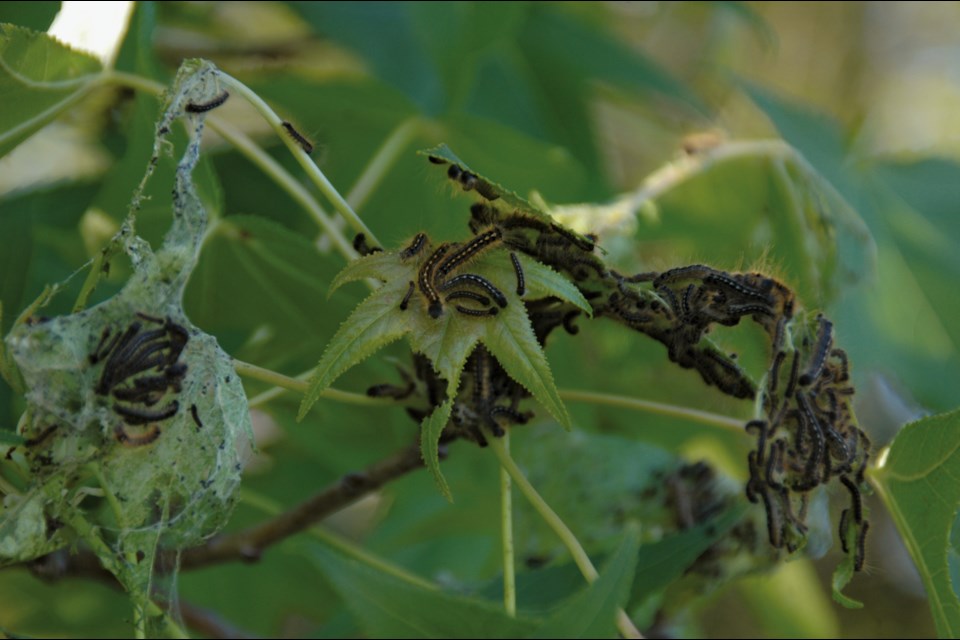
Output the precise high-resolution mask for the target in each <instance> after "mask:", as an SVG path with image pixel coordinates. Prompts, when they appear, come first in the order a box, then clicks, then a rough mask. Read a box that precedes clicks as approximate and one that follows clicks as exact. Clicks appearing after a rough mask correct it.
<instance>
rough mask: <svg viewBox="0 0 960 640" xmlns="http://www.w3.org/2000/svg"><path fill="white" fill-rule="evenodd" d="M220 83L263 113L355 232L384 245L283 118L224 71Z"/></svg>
mask: <svg viewBox="0 0 960 640" xmlns="http://www.w3.org/2000/svg"><path fill="white" fill-rule="evenodd" d="M220 79H221V81H222V82H223V83H224V84H225V85H228V86H229V87H231V88H232V89H233V90H235V91H236V92H237V93H239V94H240V95H242V96H243V97H244V98H246V99H247V101H249V102H250V104H252V105H253V107H254V108H255V109H256V110H257V111H259V112H260V115H262V116H263V117H264V119H265V120H266V121H267V122H269V123H270V126H272V127H273V129H274V131H276V132H277V135H278V136H279V137H280V139H281V140H283V142H284V144H286V145H287V148H288V149H290V151H291V153H293V157H294V158H296V159H297V162H299V163H300V166H301V167H303V170H304V171H306V172H307V176H308V177H309V178H310V180H311V182H313V184H314V185H316V187H317V188H318V189H319V190H320V193H322V194H323V195H324V196H326V197H327V199H328V200H329V201H330V203H331V204H333V208H334V209H336V210H337V211H338V212H339V213H340V215H342V216H343V217H344V218H345V219H346V220H347V222H348V223H349V224H350V226H351V227H353V229H354V230H355V231H356V232H358V233H363V234H364V235H366V237H367V239H368V240H370V241H371V242H373V243H375V244H377V245H379V244H380V242H379V241H378V240H377V238H376V236H374V234H373V232H372V231H370V229H368V228H367V225H365V224H364V223H363V220H361V219H360V217H359V216H358V215H357V214H356V212H355V211H354V210H353V208H352V207H351V206H350V205H349V204H347V201H346V200H344V199H343V196H341V195H340V192H338V191H337V190H336V188H334V186H333V185H332V184H331V183H330V181H329V180H328V179H327V176H325V175H324V174H323V172H322V171H320V168H319V167H318V166H317V165H316V164H314V162H313V160H312V159H311V158H310V155H309V154H308V153H307V152H306V151H304V150H303V149H302V148H301V147H300V145H299V144H298V143H297V142H296V141H294V140H293V139H292V138H291V137H290V136H289V135H288V134H287V133H286V131H285V130H284V128H283V122H284V121H283V120H281V119H280V116H278V115H277V114H276V112H274V110H273V109H271V108H270V105H268V104H267V103H266V102H265V101H264V100H263V98H261V97H260V96H258V95H257V94H256V93H255V92H254V91H253V90H252V89H250V88H249V87H248V86H247V85H245V84H243V83H242V82H240V81H239V80H237V79H236V78H234V77H233V76H231V75H229V74H227V73H224V72H223V71H220Z"/></svg>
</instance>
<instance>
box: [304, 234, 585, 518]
mask: <svg viewBox="0 0 960 640" xmlns="http://www.w3.org/2000/svg"><path fill="white" fill-rule="evenodd" d="M434 250H435V247H434V246H432V245H430V244H429V242H428V241H425V246H424V247H423V248H422V249H421V250H420V252H419V253H418V258H417V259H413V257H412V256H410V257H404V254H403V252H402V251H385V252H381V253H376V254H374V255H371V256H367V257H364V258H360V259H358V260H356V261H354V262H353V263H351V264H350V265H348V266H347V267H346V268H345V269H344V270H343V271H342V272H341V273H340V274H339V275H338V276H337V277H336V278H335V279H334V283H333V288H336V287H339V286H341V285H342V284H344V283H347V282H350V281H354V280H358V279H361V278H372V279H376V280H380V281H382V282H384V284H383V285H382V286H380V287H379V288H377V289H376V290H375V291H374V292H373V293H371V294H370V296H369V297H367V299H366V300H364V301H363V302H362V303H361V304H360V305H359V306H358V307H357V308H356V309H355V310H354V312H353V313H352V314H351V315H350V317H349V318H348V319H347V321H346V322H344V323H343V325H342V326H341V327H340V329H339V330H338V331H337V333H336V335H334V337H333V338H332V339H331V341H330V343H329V345H328V346H327V349H326V350H325V351H324V354H323V357H322V358H321V359H320V363H319V364H318V365H317V369H316V371H315V373H314V375H313V377H312V378H311V380H310V385H309V388H308V389H307V393H306V395H305V396H304V399H303V402H302V403H301V405H300V417H301V418H302V417H303V416H304V415H305V414H306V412H307V411H308V410H309V408H310V407H311V406H312V405H313V403H315V402H316V401H317V399H318V398H319V397H320V393H321V392H322V391H323V390H324V389H326V388H327V387H328V386H330V384H332V383H333V381H334V380H335V379H336V378H338V377H339V376H340V375H341V374H342V373H343V372H345V371H346V370H347V369H349V368H350V367H352V366H353V365H355V364H357V363H359V362H361V361H362V360H364V359H365V358H367V357H369V356H370V355H372V354H373V353H375V352H376V351H378V350H379V349H380V348H382V347H384V346H385V345H387V344H389V343H391V342H393V341H394V340H397V339H399V338H400V337H402V336H404V335H406V336H407V337H408V340H409V342H410V347H411V349H412V350H413V351H414V352H417V353H421V354H423V355H424V356H426V357H427V358H428V359H429V360H430V362H432V363H433V367H434V369H435V370H436V372H437V373H438V374H439V375H440V377H441V378H443V379H445V380H446V381H447V398H448V400H447V401H446V402H445V403H443V405H442V406H441V407H439V408H437V409H435V410H434V412H433V413H432V414H431V415H430V416H429V417H428V418H427V419H426V420H425V422H424V424H423V425H422V426H421V429H422V435H421V450H422V452H423V459H424V461H425V463H426V465H427V467H428V468H429V469H430V471H431V472H432V473H433V476H434V479H435V480H436V482H437V485H438V486H439V488H440V491H441V492H442V493H443V494H444V496H446V497H447V498H448V499H449V498H450V490H449V487H448V486H447V483H446V481H445V480H444V478H443V475H442V474H441V472H440V464H439V458H438V444H437V443H438V440H439V438H440V434H441V432H442V431H443V428H444V426H446V422H447V419H448V418H449V415H450V411H451V409H452V404H451V402H452V400H450V399H451V398H453V397H454V396H455V395H456V393H457V391H458V389H459V384H460V373H461V371H462V370H463V367H464V365H465V363H466V361H467V358H468V357H469V356H470V353H471V352H472V351H473V350H474V348H475V347H476V345H477V344H478V343H482V344H484V345H486V346H487V348H488V349H489V350H490V352H491V353H492V354H493V356H494V357H495V358H496V359H497V360H498V361H499V362H500V364H501V365H502V366H503V368H504V370H505V371H506V372H507V373H508V374H509V375H510V376H511V377H512V378H513V379H514V380H515V381H517V382H518V383H520V384H521V385H523V386H524V387H525V388H526V389H527V390H528V391H530V393H531V394H532V395H533V397H534V399H535V400H537V401H538V402H540V404H542V405H543V406H544V407H545V408H546V409H547V410H548V411H549V412H550V413H551V414H552V415H553V416H554V417H555V418H556V419H557V420H558V421H559V422H560V423H561V424H563V425H565V426H569V424H570V417H569V415H568V414H567V411H566V408H565V407H564V405H563V401H562V400H561V399H560V395H559V393H558V392H557V389H556V386H555V385H554V382H553V376H552V374H551V372H550V367H549V364H548V363H547V358H546V355H545V354H544V353H543V348H542V347H541V346H540V344H539V343H538V342H537V338H536V335H535V334H534V332H533V327H532V326H531V325H530V320H529V318H528V317H527V312H526V307H525V306H524V305H523V304H522V302H521V299H520V296H519V295H518V294H517V293H516V286H515V282H516V274H515V273H514V270H513V266H512V264H511V262H510V260H509V259H508V258H507V252H506V251H504V250H503V249H502V248H500V247H497V248H494V249H491V250H489V251H488V252H487V253H484V254H482V255H480V256H479V257H477V258H475V259H474V260H472V261H471V263H470V267H471V273H476V274H478V275H481V276H483V277H485V278H487V279H488V280H489V281H490V282H492V283H493V285H494V286H496V287H497V288H499V289H500V290H501V291H502V292H505V294H504V295H505V297H506V298H507V300H508V303H507V305H506V307H504V308H503V309H500V310H499V313H498V314H497V315H495V316H486V317H473V316H467V315H464V314H460V313H456V312H455V311H454V310H453V309H450V308H447V309H446V310H445V311H444V312H443V313H442V314H441V315H440V316H439V317H436V318H434V317H432V316H431V315H430V314H429V312H428V309H427V305H426V304H425V303H424V301H423V300H422V299H421V298H422V296H421V295H419V294H417V295H416V297H410V298H409V305H408V308H407V309H405V310H404V309H401V308H400V301H401V300H403V299H404V298H406V297H408V296H413V294H414V293H415V292H416V289H413V288H412V287H415V286H417V285H416V283H417V281H418V277H417V275H418V273H417V272H418V267H419V264H421V263H422V262H423V261H424V260H426V259H427V257H428V256H430V255H431V254H432V253H433V251H434ZM528 262H529V261H528ZM533 275H534V284H535V286H536V287H538V288H539V289H540V290H542V291H543V292H546V293H549V294H550V295H559V296H560V297H563V298H569V299H570V300H571V302H574V303H575V304H578V305H579V306H586V307H589V305H587V303H586V301H585V300H583V298H582V296H580V295H579V292H576V291H575V290H570V288H569V287H566V286H564V285H563V284H562V283H561V282H560V281H559V280H558V277H557V276H556V275H555V274H551V272H550V271H549V270H548V269H546V268H544V269H537V268H536V267H534V268H533Z"/></svg>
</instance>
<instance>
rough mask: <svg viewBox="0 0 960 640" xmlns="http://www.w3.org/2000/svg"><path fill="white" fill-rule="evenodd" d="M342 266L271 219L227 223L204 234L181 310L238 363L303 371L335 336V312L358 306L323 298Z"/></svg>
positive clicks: (352, 298)
mask: <svg viewBox="0 0 960 640" xmlns="http://www.w3.org/2000/svg"><path fill="white" fill-rule="evenodd" d="M342 267H343V261H342V259H341V258H340V256H339V255H336V254H333V253H321V252H320V251H318V250H317V246H316V244H315V243H313V242H311V241H310V240H309V239H308V238H306V237H304V236H303V235H301V234H297V233H294V232H293V231H290V230H289V229H287V228H286V227H282V226H280V225H278V224H277V223H275V222H273V221H272V220H268V219H266V218H261V217H259V216H240V215H234V216H228V217H226V218H221V219H220V220H218V221H217V222H215V223H214V224H213V225H212V226H211V229H210V231H209V233H207V237H206V239H205V241H204V247H203V259H202V260H201V261H200V264H199V265H198V266H197V270H196V271H195V272H194V274H193V276H192V277H191V279H190V284H189V286H188V287H187V292H186V298H185V303H184V306H185V307H186V309H187V312H188V313H189V314H190V317H191V318H193V319H194V321H195V322H196V323H197V324H198V325H200V326H202V327H204V328H205V329H206V330H207V331H209V332H211V333H214V334H216V335H217V336H218V338H220V339H221V342H222V343H223V344H224V348H225V349H226V350H227V351H228V352H230V353H232V354H234V356H235V357H237V358H240V359H242V360H246V361H248V362H256V363H258V364H260V365H261V366H266V367H270V368H274V369H277V368H280V367H283V366H287V365H289V366H291V367H293V366H296V367H298V368H299V369H300V370H302V369H304V368H306V367H308V366H312V365H313V364H315V363H316V359H315V356H314V355H313V354H314V353H315V352H317V351H319V350H320V349H322V348H323V347H322V345H323V344H325V343H326V342H327V341H328V340H329V339H330V336H332V335H333V334H334V333H336V331H337V328H338V327H339V326H340V320H341V317H339V313H338V312H339V309H340V308H350V307H353V306H355V305H356V304H358V303H359V302H360V300H362V295H354V294H353V292H350V293H349V295H343V294H341V295H340V296H338V298H337V305H334V304H332V303H331V302H330V301H328V300H327V299H326V292H327V289H328V285H329V283H330V282H331V281H332V280H333V278H334V276H335V275H336V274H337V272H338V271H339V270H340V269H341V268H342ZM358 293H360V292H358ZM314 345H317V346H314Z"/></svg>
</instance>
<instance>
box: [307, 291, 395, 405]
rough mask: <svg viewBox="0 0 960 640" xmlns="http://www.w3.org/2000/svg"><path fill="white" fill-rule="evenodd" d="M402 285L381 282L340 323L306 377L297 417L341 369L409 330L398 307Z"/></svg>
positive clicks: (311, 403)
mask: <svg viewBox="0 0 960 640" xmlns="http://www.w3.org/2000/svg"><path fill="white" fill-rule="evenodd" d="M361 277H362V276H361ZM406 288H407V285H406V284H405V283H404V282H402V281H400V280H396V281H394V282H391V283H387V284H385V285H384V286H382V287H380V288H379V289H377V290H376V291H374V292H373V293H372V294H370V295H369V296H368V297H367V299H366V300H364V301H363V302H361V303H360V305H359V306H358V307H357V308H356V309H354V311H353V313H352V314H350V317H349V318H347V320H346V322H344V323H343V324H342V325H341V326H340V329H339V330H338V331H337V333H336V335H334V336H333V338H331V340H330V343H329V344H328V345H327V348H326V350H325V351H324V352H323V357H322V358H321V359H320V363H319V364H317V369H316V372H315V373H314V374H313V377H312V378H311V379H310V386H309V388H308V389H307V393H306V395H305V396H304V398H303V401H302V402H301V404H300V413H299V414H298V416H297V419H298V420H302V419H303V417H304V416H305V415H306V414H307V411H309V410H310V407H312V406H313V404H314V403H315V402H316V401H317V400H318V399H319V398H320V394H321V393H322V392H323V391H324V390H325V389H326V388H327V387H329V386H330V385H331V384H333V381H334V380H336V379H337V378H338V377H340V375H341V374H342V373H343V372H344V371H346V370H347V369H349V368H350V367H352V366H354V365H355V364H358V363H359V362H362V361H363V360H365V359H366V358H369V357H370V356H372V355H373V354H374V353H376V352H377V351H379V350H380V349H382V348H383V347H385V346H387V345H388V344H390V343H391V342H393V341H394V340H398V339H399V338H401V337H403V335H404V334H406V333H407V332H408V331H410V327H409V326H408V324H407V322H406V319H405V318H404V316H403V315H402V314H401V313H400V312H399V308H398V301H399V300H400V299H401V298H402V297H403V290H405V289H406Z"/></svg>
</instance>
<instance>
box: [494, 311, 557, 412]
mask: <svg viewBox="0 0 960 640" xmlns="http://www.w3.org/2000/svg"><path fill="white" fill-rule="evenodd" d="M499 317H500V318H502V321H501V322H498V323H497V324H496V326H494V327H492V328H491V331H490V332H488V333H487V336H486V339H485V340H484V341H483V342H484V344H485V345H486V347H487V349H489V350H490V353H492V354H493V357H495V358H496V359H497V360H498V361H499V362H500V364H501V365H502V366H503V368H504V370H506V372H507V373H508V374H509V375H510V377H511V378H513V379H514V380H516V381H517V382H519V383H520V384H522V385H523V386H524V388H526V389H527V391H529V392H530V393H531V394H533V397H534V399H535V400H536V401H537V402H539V403H540V404H542V405H543V406H544V408H546V410H547V411H549V412H550V415H552V416H553V417H554V418H555V419H556V420H557V422H559V423H560V424H562V425H563V426H564V427H566V428H567V429H569V428H570V414H568V413H567V408H566V407H565V406H564V404H563V400H561V399H560V393H559V392H558V391H557V387H556V385H555V384H554V382H553V374H551V373H550V364H549V363H548V362H547V356H546V354H545V353H544V352H543V347H541V346H540V344H539V343H538V342H537V336H536V335H535V334H534V333H533V326H532V325H531V324H530V318H529V317H528V316H527V314H526V311H525V310H521V309H520V308H519V307H517V308H516V309H511V308H509V307H508V308H507V309H505V310H504V312H503V313H501V314H500V316H499Z"/></svg>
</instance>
